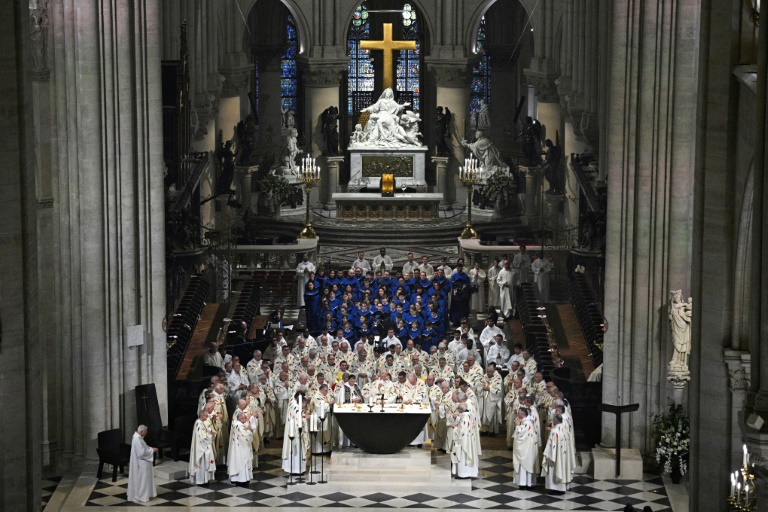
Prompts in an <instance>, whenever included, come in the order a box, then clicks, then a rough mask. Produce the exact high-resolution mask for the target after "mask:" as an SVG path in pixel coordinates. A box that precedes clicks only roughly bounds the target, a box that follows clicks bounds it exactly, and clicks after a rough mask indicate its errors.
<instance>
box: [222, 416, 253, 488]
mask: <svg viewBox="0 0 768 512" xmlns="http://www.w3.org/2000/svg"><path fill="white" fill-rule="evenodd" d="M235 415H236V416H235V421H233V422H232V438H231V441H230V443H229V452H228V453H227V474H228V475H229V480H230V481H231V482H232V483H233V484H234V485H238V486H240V487H247V486H248V484H249V483H250V481H251V479H252V478H253V446H252V445H253V428H252V427H251V423H250V421H249V419H248V417H247V416H246V414H245V413H244V412H242V411H236V412H235Z"/></svg>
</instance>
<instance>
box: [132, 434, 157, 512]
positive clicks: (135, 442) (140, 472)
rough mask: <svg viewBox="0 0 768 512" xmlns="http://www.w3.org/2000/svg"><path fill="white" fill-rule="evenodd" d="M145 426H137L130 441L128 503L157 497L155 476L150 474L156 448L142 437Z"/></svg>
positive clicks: (142, 501) (141, 501)
mask: <svg viewBox="0 0 768 512" xmlns="http://www.w3.org/2000/svg"><path fill="white" fill-rule="evenodd" d="M146 435H147V426H146V425H139V428H137V429H136V432H135V433H134V434H133V439H131V462H130V465H129V466H128V501H134V502H136V503H144V502H147V501H149V500H150V499H152V498H154V497H155V496H157V491H156V490H155V475H154V473H153V472H152V463H153V461H154V458H155V457H154V456H155V453H157V448H152V447H150V446H149V445H148V444H147V443H146V441H144V436H146Z"/></svg>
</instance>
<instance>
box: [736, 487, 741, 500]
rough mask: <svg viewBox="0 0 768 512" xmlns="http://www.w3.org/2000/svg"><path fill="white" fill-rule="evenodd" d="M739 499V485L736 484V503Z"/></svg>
mask: <svg viewBox="0 0 768 512" xmlns="http://www.w3.org/2000/svg"><path fill="white" fill-rule="evenodd" d="M740 497H741V484H740V483H737V484H736V501H739V498H740Z"/></svg>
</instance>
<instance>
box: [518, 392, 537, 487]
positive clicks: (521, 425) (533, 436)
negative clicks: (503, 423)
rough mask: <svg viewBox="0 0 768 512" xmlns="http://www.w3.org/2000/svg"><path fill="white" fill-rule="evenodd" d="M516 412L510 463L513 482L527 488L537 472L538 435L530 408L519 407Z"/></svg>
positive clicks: (533, 480) (531, 485) (533, 482)
mask: <svg viewBox="0 0 768 512" xmlns="http://www.w3.org/2000/svg"><path fill="white" fill-rule="evenodd" d="M517 414H518V416H517V420H515V424H516V425H517V426H516V428H515V438H514V444H515V450H514V455H513V457H512V464H513V466H514V469H515V482H516V483H517V485H518V486H520V488H521V489H527V488H530V487H533V485H534V484H535V483H536V475H537V474H538V473H539V436H538V435H537V433H536V427H535V426H534V424H533V417H532V416H531V411H530V409H528V408H527V407H521V408H520V410H519V412H518V413H517Z"/></svg>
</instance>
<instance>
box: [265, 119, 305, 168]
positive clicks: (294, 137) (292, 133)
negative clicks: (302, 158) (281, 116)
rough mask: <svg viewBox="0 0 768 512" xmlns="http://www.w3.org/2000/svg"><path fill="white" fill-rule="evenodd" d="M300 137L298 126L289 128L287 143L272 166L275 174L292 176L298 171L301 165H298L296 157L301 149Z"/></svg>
mask: <svg viewBox="0 0 768 512" xmlns="http://www.w3.org/2000/svg"><path fill="white" fill-rule="evenodd" d="M298 138H299V132H298V131H297V130H296V128H291V129H290V130H288V134H287V135H286V136H285V143H284V144H283V148H282V149H281V150H280V158H279V159H278V161H277V163H275V165H274V166H273V167H272V171H273V172H274V173H275V174H282V175H284V176H290V175H296V174H297V173H298V170H299V167H298V165H296V157H297V156H299V151H300V148H299V144H298Z"/></svg>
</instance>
